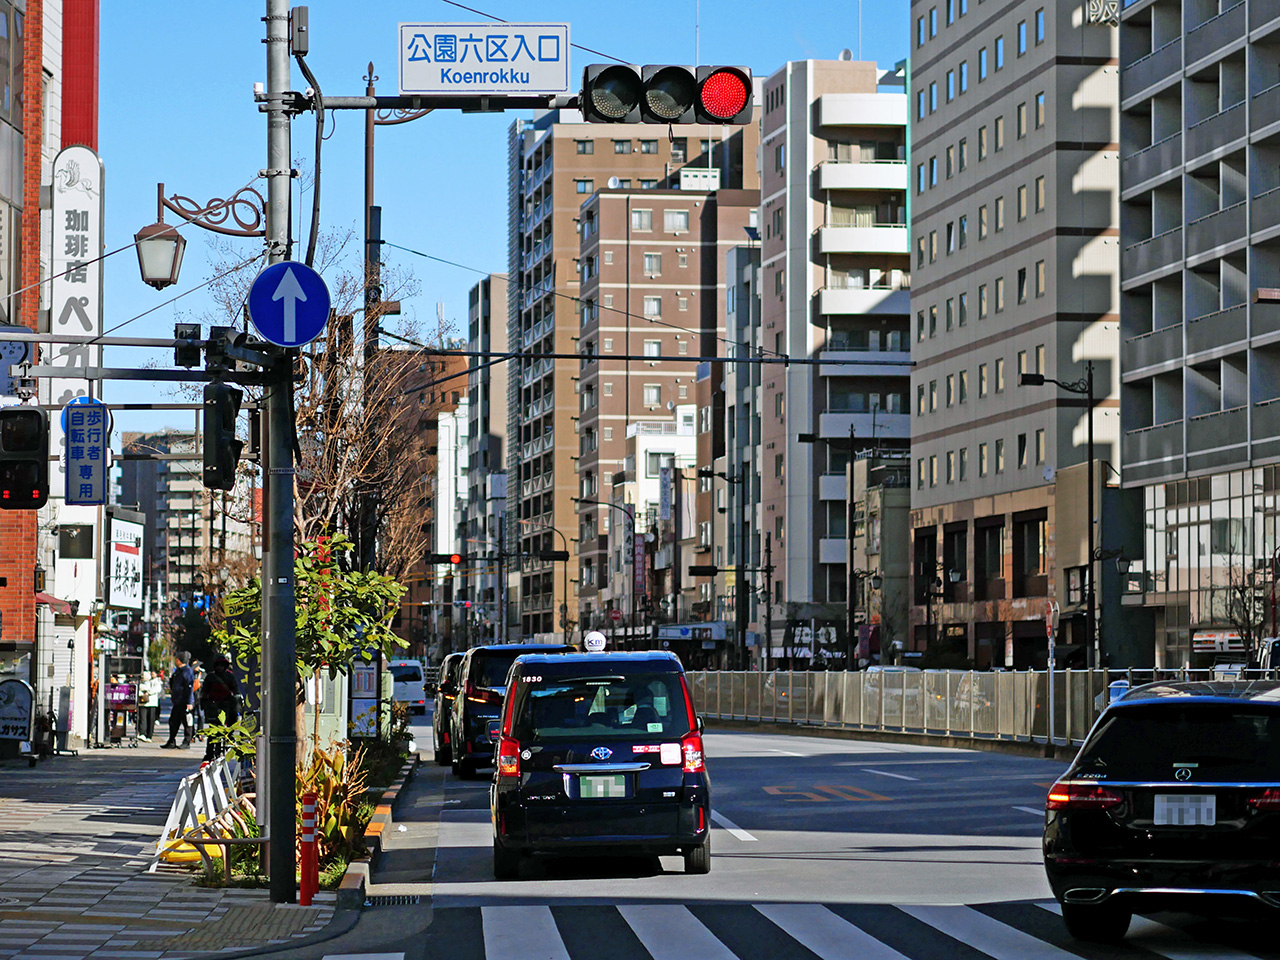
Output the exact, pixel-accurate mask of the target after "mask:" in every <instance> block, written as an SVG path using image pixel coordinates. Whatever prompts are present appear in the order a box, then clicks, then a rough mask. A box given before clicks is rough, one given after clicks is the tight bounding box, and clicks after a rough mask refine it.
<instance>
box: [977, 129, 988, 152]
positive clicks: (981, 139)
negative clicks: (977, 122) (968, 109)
mask: <svg viewBox="0 0 1280 960" xmlns="http://www.w3.org/2000/svg"><path fill="white" fill-rule="evenodd" d="M978 159H979V160H985V159H987V128H986V125H985V124H984V125H983V126H981V127H979V128H978Z"/></svg>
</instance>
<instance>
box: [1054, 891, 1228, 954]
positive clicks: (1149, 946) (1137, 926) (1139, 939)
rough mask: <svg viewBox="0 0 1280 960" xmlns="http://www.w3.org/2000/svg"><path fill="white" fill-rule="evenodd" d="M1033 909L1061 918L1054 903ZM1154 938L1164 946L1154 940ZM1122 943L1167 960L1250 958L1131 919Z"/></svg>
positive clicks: (1141, 919) (1164, 926)
mask: <svg viewBox="0 0 1280 960" xmlns="http://www.w3.org/2000/svg"><path fill="white" fill-rule="evenodd" d="M1036 906H1038V907H1040V909H1042V910H1048V911H1049V912H1050V913H1053V914H1057V915H1058V916H1062V906H1061V905H1060V904H1059V903H1058V901H1056V900H1049V901H1046V902H1043V903H1037V904H1036ZM1156 937H1159V938H1161V940H1163V941H1166V942H1161V941H1158V940H1155V939H1154V938H1156ZM1125 943H1126V944H1130V945H1132V946H1135V947H1141V948H1142V949H1143V950H1149V951H1151V952H1152V953H1156V954H1159V955H1160V956H1162V957H1168V958H1169V960H1230V958H1232V957H1241V958H1243V957H1252V956H1253V954H1251V953H1242V952H1241V951H1239V950H1232V949H1231V948H1229V947H1223V946H1222V945H1221V944H1213V943H1197V942H1196V941H1194V940H1192V939H1191V938H1190V937H1189V936H1187V935H1186V934H1185V933H1183V932H1182V931H1181V930H1179V929H1177V928H1176V927H1170V926H1168V925H1167V924H1163V923H1157V922H1156V921H1154V920H1148V919H1147V918H1146V917H1134V918H1133V920H1132V921H1131V922H1130V924H1129V932H1128V933H1127V934H1126V935H1125Z"/></svg>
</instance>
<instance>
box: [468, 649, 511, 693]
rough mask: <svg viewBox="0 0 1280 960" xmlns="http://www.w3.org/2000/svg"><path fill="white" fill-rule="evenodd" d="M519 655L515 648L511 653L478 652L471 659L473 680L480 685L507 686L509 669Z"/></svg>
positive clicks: (495, 651)
mask: <svg viewBox="0 0 1280 960" xmlns="http://www.w3.org/2000/svg"><path fill="white" fill-rule="evenodd" d="M517 656H519V654H517V653H516V652H515V651H514V650H513V651H512V652H511V653H503V652H501V651H497V650H494V651H492V652H491V651H488V650H486V651H485V652H484V653H477V654H476V655H475V657H474V658H473V659H472V661H471V682H472V683H474V684H475V685H476V686H478V687H505V686H506V685H507V671H508V670H510V669H511V664H512V663H513V662H514V661H515V659H516V657H517Z"/></svg>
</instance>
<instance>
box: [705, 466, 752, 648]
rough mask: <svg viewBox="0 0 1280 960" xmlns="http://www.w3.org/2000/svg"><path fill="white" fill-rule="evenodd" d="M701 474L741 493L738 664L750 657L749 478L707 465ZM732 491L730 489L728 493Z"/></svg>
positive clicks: (737, 501)
mask: <svg viewBox="0 0 1280 960" xmlns="http://www.w3.org/2000/svg"><path fill="white" fill-rule="evenodd" d="M698 476H699V477H708V478H710V477H719V478H720V479H721V480H723V481H724V482H725V483H726V484H729V485H730V486H736V487H737V488H738V494H739V495H738V496H737V497H736V498H733V506H732V508H731V509H732V510H733V512H734V514H735V517H734V520H735V525H736V530H735V531H734V535H733V539H734V572H733V579H734V587H733V615H734V628H735V631H736V633H737V636H738V642H737V644H736V651H737V653H736V657H737V660H738V663H739V664H740V665H741V664H745V663H746V659H747V557H746V553H747V519H746V503H745V502H744V501H745V500H746V497H744V496H742V490H743V485H744V484H745V483H746V479H747V478H746V477H745V476H743V475H742V474H733V473H725V472H724V471H722V470H720V471H717V470H711V469H708V468H706V467H700V468H699V469H698ZM727 492H728V491H726V493H727Z"/></svg>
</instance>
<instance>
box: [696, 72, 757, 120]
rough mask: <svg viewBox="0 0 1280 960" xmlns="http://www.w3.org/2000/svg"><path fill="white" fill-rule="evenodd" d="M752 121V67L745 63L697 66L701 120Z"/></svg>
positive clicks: (699, 114) (699, 118)
mask: <svg viewBox="0 0 1280 960" xmlns="http://www.w3.org/2000/svg"><path fill="white" fill-rule="evenodd" d="M708 120H711V121H714V122H716V123H750V122H751V71H750V70H747V69H745V68H743V67H699V68H698V121H699V122H700V123H705V122H707V121H708Z"/></svg>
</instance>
